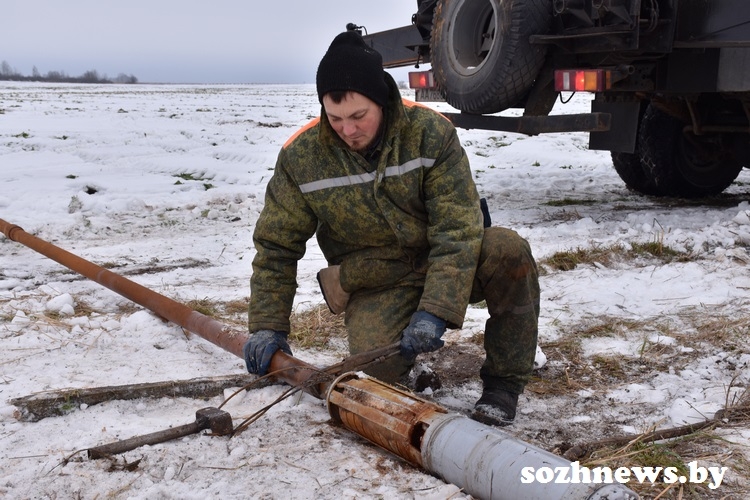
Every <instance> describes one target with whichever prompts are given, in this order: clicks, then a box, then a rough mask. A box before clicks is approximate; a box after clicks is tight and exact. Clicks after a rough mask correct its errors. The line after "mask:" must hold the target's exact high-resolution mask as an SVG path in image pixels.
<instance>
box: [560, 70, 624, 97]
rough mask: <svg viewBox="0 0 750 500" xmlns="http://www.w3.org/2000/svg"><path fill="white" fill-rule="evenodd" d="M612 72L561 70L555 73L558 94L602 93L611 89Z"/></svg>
mask: <svg viewBox="0 0 750 500" xmlns="http://www.w3.org/2000/svg"><path fill="white" fill-rule="evenodd" d="M611 81H612V78H611V72H610V71H608V70H605V69H559V70H556V71H555V90H556V91H558V92H601V91H603V90H607V89H608V88H610V87H611Z"/></svg>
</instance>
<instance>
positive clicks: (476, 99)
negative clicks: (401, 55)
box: [430, 0, 552, 114]
mask: <svg viewBox="0 0 750 500" xmlns="http://www.w3.org/2000/svg"><path fill="white" fill-rule="evenodd" d="M551 18H552V6H551V2H550V0H439V1H438V3H437V7H436V9H435V15H434V21H433V28H432V36H431V40H430V52H431V56H430V57H431V62H432V71H433V74H434V75H435V80H436V81H437V83H438V85H439V86H440V89H441V92H443V95H444V97H445V99H446V101H447V102H448V103H449V104H450V105H451V106H453V107H455V108H458V109H460V110H461V111H464V112H467V113H474V114H485V113H496V112H498V111H502V110H504V109H507V108H509V107H512V106H514V105H516V104H517V103H518V102H519V100H520V99H521V98H522V97H523V96H524V94H526V93H527V92H528V91H529V89H530V88H531V86H532V84H533V83H534V80H535V79H536V77H537V74H538V73H539V71H540V69H541V67H542V65H543V64H544V58H545V54H546V47H545V46H544V45H543V44H537V45H532V44H531V43H529V37H530V36H531V35H534V34H543V33H546V32H547V31H548V29H549V26H550V23H551Z"/></svg>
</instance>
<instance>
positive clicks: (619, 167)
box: [612, 146, 664, 196]
mask: <svg viewBox="0 0 750 500" xmlns="http://www.w3.org/2000/svg"><path fill="white" fill-rule="evenodd" d="M612 165H614V167H615V171H616V172H617V174H618V175H619V176H620V179H622V180H623V182H625V185H626V186H627V187H628V188H629V189H632V190H633V191H636V192H638V193H641V194H646V195H650V196H659V195H660V194H664V193H661V192H660V191H659V189H657V187H656V184H655V183H654V180H653V179H652V178H651V176H650V175H649V174H650V172H648V173H647V172H646V170H645V169H644V168H643V164H642V163H641V155H640V152H639V151H638V148H637V146H636V152H635V153H619V152H612Z"/></svg>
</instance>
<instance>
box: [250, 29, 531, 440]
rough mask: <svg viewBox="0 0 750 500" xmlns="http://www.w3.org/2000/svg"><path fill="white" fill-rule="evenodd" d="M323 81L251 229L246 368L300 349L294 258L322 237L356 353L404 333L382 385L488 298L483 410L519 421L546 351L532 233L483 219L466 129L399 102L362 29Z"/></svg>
mask: <svg viewBox="0 0 750 500" xmlns="http://www.w3.org/2000/svg"><path fill="white" fill-rule="evenodd" d="M316 83H317V91H318V98H319V100H320V102H321V104H322V112H321V116H320V118H317V119H315V120H313V121H312V122H310V123H309V124H308V125H306V126H305V127H303V128H302V129H301V130H300V131H298V132H297V133H296V134H295V135H294V136H293V137H292V138H291V139H289V141H288V142H287V143H286V144H285V145H284V146H283V148H282V149H281V152H280V153H279V156H278V160H277V163H276V167H275V171H274V174H273V177H272V178H271V179H270V181H269V183H268V186H267V190H266V197H265V206H264V208H263V211H262V212H261V214H260V217H259V219H258V222H257V225H256V227H255V232H254V234H253V241H254V243H255V248H256V250H257V255H256V256H255V259H254V261H253V275H252V279H251V299H250V309H249V328H250V331H251V332H253V334H252V335H251V336H250V339H249V341H248V342H247V344H246V345H245V350H244V352H245V361H246V363H247V368H248V370H249V371H250V372H251V373H255V374H258V375H264V374H265V373H266V372H267V371H268V366H269V364H270V361H271V357H272V356H273V354H274V353H275V352H276V351H277V350H279V349H281V350H282V351H283V352H286V353H288V354H291V350H290V349H289V345H288V343H287V340H286V339H287V335H288V332H289V316H290V314H291V310H292V305H293V300H294V294H295V290H296V273H297V261H298V260H299V259H300V258H302V256H303V255H304V253H305V246H306V242H307V240H308V239H310V238H311V237H312V236H313V235H316V237H317V239H318V243H319V245H320V248H321V250H322V252H323V254H324V255H325V257H326V259H327V261H328V262H329V264H330V267H328V268H326V269H324V270H323V271H321V273H320V274H319V276H318V277H319V281H320V282H321V287H322V288H323V293H324V296H325V298H326V302H327V303H328V305H329V307H330V308H331V310H332V311H334V312H335V313H340V312H345V314H346V316H345V324H346V328H347V331H348V335H349V349H350V352H351V353H352V354H356V353H360V352H364V351H368V350H371V349H374V348H377V347H383V346H386V345H389V344H391V343H394V342H397V341H399V339H400V345H401V356H395V357H391V358H389V359H388V360H386V361H385V362H383V363H381V364H379V365H377V366H375V367H372V368H370V369H368V370H365V371H366V372H367V373H368V374H369V375H372V376H374V377H376V378H378V379H380V380H383V381H385V382H389V383H394V382H398V381H399V380H401V379H402V377H404V376H405V375H407V374H408V372H409V370H410V368H411V367H412V366H413V364H414V361H415V358H416V356H417V355H418V354H420V353H424V352H430V351H435V350H437V349H439V348H440V347H442V346H443V340H442V339H441V337H442V335H443V333H444V332H445V330H446V328H460V327H461V325H462V323H463V320H464V315H465V313H466V308H467V305H468V304H469V303H474V302H479V301H482V300H485V301H486V302H487V308H488V311H489V314H490V318H489V319H488V321H487V324H486V326H485V337H484V338H485V340H484V347H485V351H486V360H485V362H484V364H483V365H482V368H481V370H480V377H481V379H482V381H483V384H484V390H483V393H482V396H481V398H480V399H479V401H477V403H476V407H475V418H477V419H478V420H482V421H485V422H488V423H493V424H498V425H507V424H509V423H511V422H512V421H513V419H514V418H515V415H516V406H517V403H518V395H519V394H520V393H521V392H523V389H524V386H525V385H526V383H527V382H528V381H529V378H530V376H531V371H532V368H533V363H534V355H535V353H536V342H537V324H538V317H539V282H538V277H537V271H536V263H535V261H534V258H533V256H532V254H531V249H530V248H529V245H528V243H527V242H526V240H524V239H522V238H521V237H520V236H518V234H516V233H515V232H513V231H511V230H509V229H503V228H497V227H485V224H484V216H483V212H482V210H481V208H480V199H479V195H478V193H477V189H476V186H475V185H474V181H473V179H472V176H471V171H470V168H469V161H468V159H467V157H466V153H465V151H464V150H463V148H462V146H461V144H460V142H459V140H458V136H457V134H456V130H455V128H454V127H453V125H452V124H451V123H450V122H449V121H448V120H446V119H445V118H444V117H443V116H442V115H440V114H438V113H437V112H434V111H432V110H430V109H428V108H426V107H423V106H419V105H416V104H415V103H412V102H409V101H405V100H402V98H401V95H400V93H399V90H398V87H397V85H396V83H395V81H394V80H393V78H392V77H391V76H390V75H389V74H388V73H387V72H385V71H384V70H383V68H382V58H381V56H380V54H378V53H377V52H376V51H374V50H372V49H371V48H369V47H368V46H367V45H366V44H365V42H364V41H363V39H362V37H361V36H360V35H359V34H358V33H356V32H353V31H348V32H344V33H341V34H340V35H338V36H337V37H336V38H335V39H334V40H333V42H332V43H331V46H330V48H329V49H328V51H327V52H326V54H325V55H324V57H323V59H322V60H321V62H320V65H319V67H318V72H317V77H316Z"/></svg>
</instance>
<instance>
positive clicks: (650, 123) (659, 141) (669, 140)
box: [638, 105, 742, 198]
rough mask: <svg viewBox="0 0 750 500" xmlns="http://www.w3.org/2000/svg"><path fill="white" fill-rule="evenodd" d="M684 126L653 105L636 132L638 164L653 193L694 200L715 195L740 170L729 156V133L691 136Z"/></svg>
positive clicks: (732, 179) (722, 189)
mask: <svg viewBox="0 0 750 500" xmlns="http://www.w3.org/2000/svg"><path fill="white" fill-rule="evenodd" d="M685 125H686V124H685V123H684V122H683V121H681V120H678V119H676V118H674V117H672V116H670V115H668V114H666V113H665V112H663V111H661V110H659V109H658V108H656V107H654V106H653V105H649V107H648V109H646V113H645V114H644V115H643V120H642V121H641V127H640V130H639V133H638V141H639V142H640V144H641V147H640V148H641V162H642V164H643V167H644V169H645V171H646V175H647V176H649V177H651V178H652V179H653V181H654V184H655V186H656V188H657V190H658V191H659V192H658V193H657V194H661V195H667V196H678V197H682V198H697V197H701V196H711V195H715V194H719V193H721V192H722V191H724V190H725V189H726V188H727V187H729V186H730V185H731V184H732V182H734V180H735V179H736V178H737V176H738V175H739V173H740V171H742V164H741V163H740V162H739V161H737V159H736V158H735V156H734V155H733V154H732V145H731V135H730V134H718V133H716V134H703V135H695V134H693V133H692V132H689V131H685Z"/></svg>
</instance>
